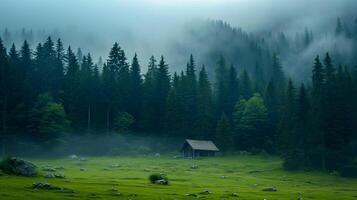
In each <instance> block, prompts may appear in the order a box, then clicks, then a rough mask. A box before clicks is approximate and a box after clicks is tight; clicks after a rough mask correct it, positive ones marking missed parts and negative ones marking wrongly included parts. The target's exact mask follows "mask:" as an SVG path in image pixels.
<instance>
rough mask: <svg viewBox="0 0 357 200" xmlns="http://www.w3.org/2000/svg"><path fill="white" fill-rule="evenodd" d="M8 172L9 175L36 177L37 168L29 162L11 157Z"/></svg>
mask: <svg viewBox="0 0 357 200" xmlns="http://www.w3.org/2000/svg"><path fill="white" fill-rule="evenodd" d="M6 162H7V163H6V168H7V169H6V171H5V172H9V173H13V174H17V175H21V176H36V174H37V171H36V169H37V167H36V165H34V164H33V163H31V162H29V161H25V160H22V159H20V158H16V157H11V158H9V160H7V161H6Z"/></svg>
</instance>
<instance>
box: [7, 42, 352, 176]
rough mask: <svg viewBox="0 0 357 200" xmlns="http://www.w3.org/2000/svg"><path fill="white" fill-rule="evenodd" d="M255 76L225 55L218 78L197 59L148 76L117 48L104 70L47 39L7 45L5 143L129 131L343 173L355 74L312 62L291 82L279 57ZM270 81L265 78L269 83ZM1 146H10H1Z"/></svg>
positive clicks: (162, 65) (155, 65) (163, 66)
mask: <svg viewBox="0 0 357 200" xmlns="http://www.w3.org/2000/svg"><path fill="white" fill-rule="evenodd" d="M264 66H268V67H264V68H263V67H261V66H259V65H256V66H255V68H254V70H252V69H250V70H246V69H243V70H240V71H237V68H236V67H235V66H233V65H230V64H229V63H228V62H227V61H226V60H225V59H224V57H223V56H220V57H219V58H218V60H217V64H216V71H215V76H214V78H211V79H210V78H209V76H208V73H207V71H206V68H205V66H197V64H196V61H195V59H194V57H193V55H191V56H190V57H189V58H188V62H187V66H186V69H185V70H183V71H181V72H175V73H173V74H171V73H170V70H169V65H168V63H167V62H166V60H165V58H164V57H163V56H161V57H160V58H158V59H157V58H155V57H154V56H152V57H151V58H150V59H149V62H148V64H147V71H146V73H142V72H141V68H142V64H141V62H139V58H138V56H137V55H136V54H135V56H134V57H133V58H132V59H131V60H130V61H129V60H128V58H127V57H126V54H125V51H124V50H123V49H122V48H121V47H120V46H119V44H118V43H115V44H114V45H113V47H112V48H111V50H110V52H109V56H108V58H107V60H106V62H104V63H103V66H99V65H98V64H94V62H93V59H92V56H91V54H87V55H84V56H83V55H81V53H80V54H77V55H76V54H75V53H74V52H73V50H72V49H71V47H68V48H67V50H65V49H64V47H63V44H62V41H61V39H58V40H57V41H56V42H54V41H53V40H52V38H51V37H48V38H47V40H46V41H45V42H44V43H43V44H42V43H39V44H38V45H37V46H36V48H35V49H31V48H30V46H29V44H28V43H27V41H24V43H23V45H22V46H21V48H20V49H17V48H16V47H15V45H12V47H11V48H10V50H9V51H8V50H7V49H6V48H5V47H4V45H3V43H2V41H1V39H0V78H1V79H0V92H1V95H0V103H1V132H2V141H3V144H4V143H5V142H6V141H5V138H6V137H5V136H6V135H12V134H26V135H31V137H33V138H35V139H36V140H38V141H39V142H40V143H43V144H47V145H52V144H53V141H55V140H56V139H57V138H58V136H59V134H60V133H63V132H68V131H69V130H72V131H73V130H74V131H79V132H92V133H98V134H99V132H109V131H119V132H126V131H131V132H134V133H138V134H139V133H140V134H148V135H158V136H163V137H180V138H192V139H209V140H214V141H215V142H216V143H217V145H218V146H219V147H220V149H221V150H222V151H243V150H246V151H250V152H256V153H257V152H262V151H265V152H267V153H270V154H278V155H281V156H282V157H283V158H284V167H285V168H286V169H306V168H310V169H324V170H339V169H340V168H341V167H343V166H350V165H351V163H353V158H355V157H356V155H357V142H356V141H357V134H356V133H357V125H356V122H357V115H356V113H357V68H352V67H348V66H342V65H336V64H335V63H333V60H332V59H331V57H330V55H329V54H328V53H327V54H326V55H324V58H323V59H322V61H321V60H320V57H319V56H317V57H316V58H315V61H314V64H313V66H312V77H311V81H309V82H307V83H298V82H294V81H293V80H291V79H289V77H287V76H286V75H285V73H284V71H283V69H282V65H281V62H280V59H279V56H278V55H277V54H273V55H271V60H270V62H269V63H265V64H264ZM267 75H268V77H269V79H268V80H266V77H267ZM3 146H4V145H3Z"/></svg>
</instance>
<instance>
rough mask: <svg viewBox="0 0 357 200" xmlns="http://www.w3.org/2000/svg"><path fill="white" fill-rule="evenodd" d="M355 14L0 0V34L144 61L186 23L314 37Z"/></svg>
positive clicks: (307, 0)
mask: <svg viewBox="0 0 357 200" xmlns="http://www.w3.org/2000/svg"><path fill="white" fill-rule="evenodd" d="M356 10H357V0H1V3H0V28H1V29H0V30H3V29H4V28H5V27H7V28H9V29H10V30H12V31H18V30H20V29H21V28H23V27H25V28H28V29H33V30H41V29H42V30H46V31H48V32H51V31H54V30H57V31H58V32H60V33H61V37H62V38H63V41H64V42H65V43H66V44H68V43H70V44H72V45H73V46H75V47H78V46H81V47H83V49H84V51H91V52H94V53H97V55H99V54H104V52H108V51H109V48H110V46H111V45H112V44H113V42H114V41H118V42H119V43H120V44H121V45H122V46H123V47H124V49H126V50H128V52H129V56H131V55H132V54H133V53H134V52H135V51H137V52H138V53H139V55H140V54H141V55H144V59H147V57H148V56H149V54H164V53H165V52H163V51H164V49H165V44H166V43H167V41H170V40H173V39H177V38H180V31H181V28H182V25H183V24H184V23H186V22H187V21H190V20H195V19H221V20H224V21H227V22H229V23H231V24H232V25H234V26H240V27H242V28H243V29H244V30H247V31H253V32H257V31H262V30H269V29H270V28H275V30H277V29H282V30H285V31H288V32H289V30H290V31H291V32H294V30H296V29H301V28H303V27H305V26H308V27H310V28H311V29H312V30H314V31H318V30H320V29H323V28H324V27H325V26H331V25H333V26H334V24H335V20H336V17H338V16H343V15H348V14H350V13H355V11H356ZM105 55H106V54H104V56H105ZM145 63H146V61H145Z"/></svg>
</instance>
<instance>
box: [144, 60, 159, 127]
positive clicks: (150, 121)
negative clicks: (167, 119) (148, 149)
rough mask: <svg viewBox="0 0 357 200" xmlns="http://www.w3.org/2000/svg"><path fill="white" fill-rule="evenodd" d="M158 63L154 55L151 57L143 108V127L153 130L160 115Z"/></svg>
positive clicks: (146, 75) (146, 76) (145, 78)
mask: <svg viewBox="0 0 357 200" xmlns="http://www.w3.org/2000/svg"><path fill="white" fill-rule="evenodd" d="M157 73H158V69H157V64H156V59H155V57H154V56H151V57H150V61H149V65H148V70H147V72H146V74H145V76H144V85H143V95H144V97H143V108H142V122H141V127H142V128H143V129H144V130H146V131H153V130H154V129H155V127H156V123H157V121H158V118H159V116H158V115H156V110H157V108H158V105H157V96H156V88H157Z"/></svg>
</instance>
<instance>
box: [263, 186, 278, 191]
mask: <svg viewBox="0 0 357 200" xmlns="http://www.w3.org/2000/svg"><path fill="white" fill-rule="evenodd" d="M262 191H265V192H277V191H278V189H276V187H274V186H271V187H266V188H263V189H262Z"/></svg>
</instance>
